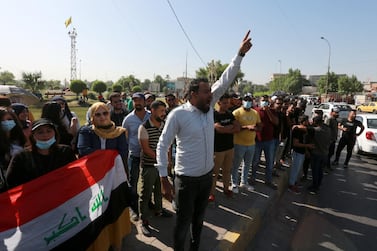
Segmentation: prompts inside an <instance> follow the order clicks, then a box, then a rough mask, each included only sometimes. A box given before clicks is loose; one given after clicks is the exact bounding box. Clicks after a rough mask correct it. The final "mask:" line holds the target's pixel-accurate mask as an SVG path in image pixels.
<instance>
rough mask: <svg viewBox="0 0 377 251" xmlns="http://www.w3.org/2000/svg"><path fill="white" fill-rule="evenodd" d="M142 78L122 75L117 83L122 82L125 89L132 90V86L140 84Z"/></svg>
mask: <svg viewBox="0 0 377 251" xmlns="http://www.w3.org/2000/svg"><path fill="white" fill-rule="evenodd" d="M140 83H141V82H140V80H139V79H137V78H136V77H135V76H134V75H129V76H127V77H125V76H122V77H121V78H120V79H118V81H117V82H116V84H120V85H122V86H123V90H125V91H128V92H130V91H131V89H132V87H133V86H135V85H140Z"/></svg>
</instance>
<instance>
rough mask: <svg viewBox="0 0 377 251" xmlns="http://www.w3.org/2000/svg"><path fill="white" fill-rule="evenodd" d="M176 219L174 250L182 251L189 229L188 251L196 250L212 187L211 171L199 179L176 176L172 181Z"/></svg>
mask: <svg viewBox="0 0 377 251" xmlns="http://www.w3.org/2000/svg"><path fill="white" fill-rule="evenodd" d="M174 186H175V203H176V207H177V211H176V214H177V218H176V224H175V227H174V250H176V251H177V250H179V251H181V250H184V244H185V240H186V236H187V232H188V229H189V228H190V250H198V249H199V243H200V234H201V232H202V228H203V219H204V213H205V210H206V207H207V205H208V196H209V193H210V190H211V186H212V171H210V172H209V173H207V174H205V175H203V176H200V177H188V176H183V175H181V176H180V175H176V176H175V179H174Z"/></svg>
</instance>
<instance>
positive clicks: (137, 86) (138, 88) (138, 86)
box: [131, 85, 141, 92]
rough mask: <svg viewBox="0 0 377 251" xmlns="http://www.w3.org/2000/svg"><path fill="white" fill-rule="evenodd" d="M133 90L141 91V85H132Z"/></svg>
mask: <svg viewBox="0 0 377 251" xmlns="http://www.w3.org/2000/svg"><path fill="white" fill-rule="evenodd" d="M131 91H132V92H141V87H140V85H135V86H133V87H132V90H131Z"/></svg>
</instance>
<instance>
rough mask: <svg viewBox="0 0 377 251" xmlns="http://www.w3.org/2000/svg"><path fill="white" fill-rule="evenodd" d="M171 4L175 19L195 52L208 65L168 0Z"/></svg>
mask: <svg viewBox="0 0 377 251" xmlns="http://www.w3.org/2000/svg"><path fill="white" fill-rule="evenodd" d="M166 1H167V2H168V4H169V7H170V9H171V11H172V12H173V14H174V16H175V19H176V20H177V22H178V24H179V26H180V27H181V30H182V31H183V33H184V34H185V36H186V38H187V40H188V42H189V43H190V45H191V48H192V49H193V50H194V52H195V54H196V55H197V56H198V58H199V59H200V61H201V62H202V63H203V65H204V66H207V65H206V63H205V62H204V60H203V59H202V57H201V56H200V54H199V52H198V51H197V50H196V48H195V46H194V43H193V42H192V41H191V39H190V37H189V35H188V34H187V32H186V31H185V28H183V25H182V23H181V21H180V20H179V18H178V16H177V14H176V13H175V10H174V8H173V6H172V5H171V3H170V1H169V0H166Z"/></svg>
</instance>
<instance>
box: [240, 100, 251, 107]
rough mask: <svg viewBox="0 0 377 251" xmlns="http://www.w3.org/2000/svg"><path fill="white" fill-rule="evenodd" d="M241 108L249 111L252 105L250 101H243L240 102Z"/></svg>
mask: <svg viewBox="0 0 377 251" xmlns="http://www.w3.org/2000/svg"><path fill="white" fill-rule="evenodd" d="M242 106H243V107H244V108H245V109H250V108H251V107H252V106H253V103H252V102H251V101H245V100H243V101H242Z"/></svg>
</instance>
